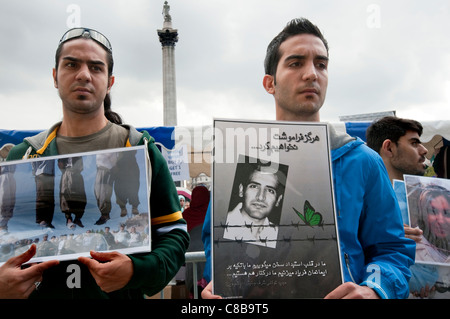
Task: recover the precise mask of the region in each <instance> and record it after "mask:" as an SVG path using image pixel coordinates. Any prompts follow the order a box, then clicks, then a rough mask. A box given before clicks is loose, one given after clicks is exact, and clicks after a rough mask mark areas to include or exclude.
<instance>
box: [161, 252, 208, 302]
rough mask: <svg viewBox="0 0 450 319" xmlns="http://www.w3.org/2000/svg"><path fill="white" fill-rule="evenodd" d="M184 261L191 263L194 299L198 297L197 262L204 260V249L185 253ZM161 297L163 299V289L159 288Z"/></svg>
mask: <svg viewBox="0 0 450 319" xmlns="http://www.w3.org/2000/svg"><path fill="white" fill-rule="evenodd" d="M184 256H185V260H186V263H192V275H193V276H192V277H193V283H194V285H193V286H194V299H198V286H197V281H198V278H197V263H200V262H205V261H206V256H205V252H204V251H192V252H187V253H186V254H185V255H184ZM160 294H161V299H164V290H161V293H160Z"/></svg>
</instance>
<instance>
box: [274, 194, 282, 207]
mask: <svg viewBox="0 0 450 319" xmlns="http://www.w3.org/2000/svg"><path fill="white" fill-rule="evenodd" d="M282 198H283V195H280V196H278V199H277V202H276V203H275V206H276V207H278V206H280V202H281V199H282Z"/></svg>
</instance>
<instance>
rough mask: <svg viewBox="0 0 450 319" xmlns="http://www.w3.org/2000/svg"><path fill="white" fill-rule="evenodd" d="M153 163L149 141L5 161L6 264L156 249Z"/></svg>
mask: <svg viewBox="0 0 450 319" xmlns="http://www.w3.org/2000/svg"><path fill="white" fill-rule="evenodd" d="M149 164H150V162H149V158H148V153H147V148H146V146H144V145H143V146H134V147H126V148H117V149H108V150H102V151H96V152H86V153H76V154H68V155H60V156H49V157H39V158H33V159H27V160H18V161H10V162H2V163H0V265H1V264H3V263H4V262H6V261H7V260H8V259H9V258H10V257H13V256H16V255H18V254H20V253H22V252H24V251H26V250H27V249H28V248H29V247H30V245H31V244H33V243H34V244H36V247H37V251H36V255H35V257H33V258H32V259H31V260H30V261H29V262H30V263H32V262H41V261H46V260H53V259H57V260H72V259H76V258H78V257H80V256H89V252H90V251H91V250H95V251H119V252H121V253H124V254H131V253H140V252H149V251H151V230H150V203H149V198H150V191H151V190H150V185H151V184H150V176H151V167H150V165H149ZM102 215H103V216H104V218H101V216H102ZM68 216H70V218H69V217H68ZM77 218H78V219H77Z"/></svg>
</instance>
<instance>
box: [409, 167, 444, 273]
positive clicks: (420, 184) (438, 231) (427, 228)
mask: <svg viewBox="0 0 450 319" xmlns="http://www.w3.org/2000/svg"><path fill="white" fill-rule="evenodd" d="M405 187H406V194H407V200H408V211H409V216H410V220H411V227H418V228H420V229H421V230H422V231H423V236H422V240H421V241H420V242H419V243H417V246H416V247H417V248H416V261H417V262H421V263H428V264H447V265H450V245H449V243H450V241H449V239H450V180H448V179H440V178H433V177H424V176H411V175H405Z"/></svg>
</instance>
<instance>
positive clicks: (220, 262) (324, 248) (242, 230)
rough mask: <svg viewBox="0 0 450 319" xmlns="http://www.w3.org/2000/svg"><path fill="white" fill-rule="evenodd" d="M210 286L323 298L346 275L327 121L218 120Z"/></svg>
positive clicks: (242, 294) (221, 291)
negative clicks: (338, 230) (340, 246)
mask: <svg viewBox="0 0 450 319" xmlns="http://www.w3.org/2000/svg"><path fill="white" fill-rule="evenodd" d="M213 159H214V161H213V192H212V196H213V201H212V202H213V205H212V216H213V217H212V219H213V222H212V264H213V293H214V294H217V295H220V296H222V297H223V298H323V297H324V296H325V295H326V294H328V293H329V292H330V291H332V290H333V289H335V288H336V287H337V286H339V285H340V284H341V283H342V278H343V277H342V269H341V262H340V259H341V257H340V251H339V240H338V232H337V226H336V215H335V204H334V195H333V179H332V174H331V156H330V145H329V132H328V126H327V124H325V123H299V122H275V121H244V120H225V119H216V120H214V158H213Z"/></svg>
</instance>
